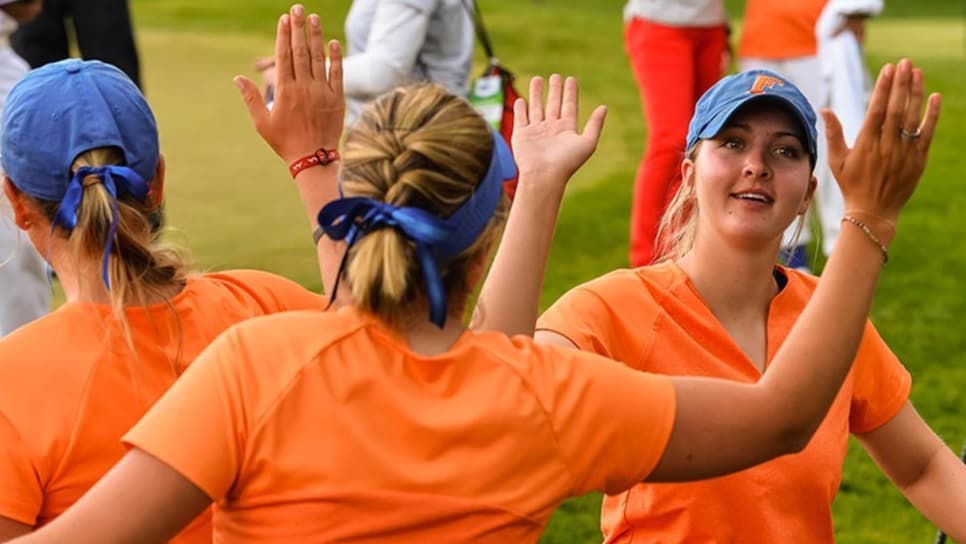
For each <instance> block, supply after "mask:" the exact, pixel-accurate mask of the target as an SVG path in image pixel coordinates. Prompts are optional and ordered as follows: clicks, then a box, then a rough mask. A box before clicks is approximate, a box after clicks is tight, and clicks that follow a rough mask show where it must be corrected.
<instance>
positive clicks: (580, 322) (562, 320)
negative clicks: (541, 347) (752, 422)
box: [537, 281, 657, 367]
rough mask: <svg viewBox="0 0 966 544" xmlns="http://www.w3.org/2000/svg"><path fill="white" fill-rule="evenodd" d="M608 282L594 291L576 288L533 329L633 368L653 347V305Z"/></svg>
mask: <svg viewBox="0 0 966 544" xmlns="http://www.w3.org/2000/svg"><path fill="white" fill-rule="evenodd" d="M624 287H625V284H624V283H623V282H622V281H621V282H615V281H608V282H604V283H600V284H598V285H597V286H596V287H595V288H590V287H577V288H575V289H572V290H571V291H570V292H568V293H567V294H565V295H564V296H563V297H561V298H560V299H559V300H557V302H555V303H554V304H553V305H552V306H551V307H550V308H548V309H547V311H546V312H544V313H543V315H542V316H540V318H539V319H538V320H537V330H546V331H551V332H555V333H557V334H561V335H563V336H564V337H566V338H567V339H568V340H570V341H571V342H573V343H574V344H575V345H576V346H577V348H578V349H580V350H581V351H588V352H591V353H596V354H597V355H602V356H604V357H607V358H608V359H613V360H615V361H620V362H622V363H624V364H626V365H628V366H632V367H637V366H638V365H640V364H642V363H641V362H642V361H645V360H646V358H645V355H646V353H647V352H648V350H649V349H650V347H651V344H653V341H654V337H655V335H654V334H652V332H651V329H652V328H653V325H654V320H655V319H656V316H657V313H656V308H657V306H656V305H655V304H653V303H652V301H650V300H648V299H642V298H641V297H638V296H635V295H634V294H633V293H632V292H631V291H625V290H624Z"/></svg>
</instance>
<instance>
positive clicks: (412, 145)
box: [342, 85, 507, 326]
mask: <svg viewBox="0 0 966 544" xmlns="http://www.w3.org/2000/svg"><path fill="white" fill-rule="evenodd" d="M492 153H493V136H492V132H491V131H490V128H489V126H488V125H487V124H486V122H485V121H484V120H483V119H482V118H481V117H480V116H479V115H478V114H477V113H476V111H475V110H473V108H472V107H471V106H470V105H469V104H468V103H467V102H466V101H465V100H463V99H461V98H457V97H455V96H453V95H451V94H449V93H447V92H446V90H445V89H443V88H442V87H440V86H438V85H416V86H411V87H404V88H401V89H397V90H395V91H392V92H390V93H388V94H386V95H383V96H382V97H381V98H379V99H378V100H377V101H376V102H375V103H373V104H371V105H370V106H369V107H368V108H367V109H366V111H365V112H364V113H363V115H362V117H361V118H360V119H359V120H358V121H357V122H356V124H355V125H354V126H353V127H352V129H351V130H350V132H349V134H348V136H347V139H346V142H345V149H344V153H343V166H342V188H343V192H344V194H345V196H361V197H367V198H371V199H374V200H377V201H381V202H386V203H388V204H392V205H394V206H410V207H416V208H422V209H424V210H426V211H427V212H429V213H431V214H434V215H436V216H439V217H444V218H445V217H448V216H449V215H450V214H452V213H453V212H454V211H456V209H457V208H458V207H459V206H460V205H461V204H462V203H463V202H465V201H466V200H467V199H468V198H470V196H472V195H473V193H474V191H475V190H476V187H477V185H478V184H479V183H480V181H481V180H482V179H483V177H484V174H485V173H486V172H487V170H488V168H489V165H490V160H491V156H492ZM506 210H507V204H506V199H505V198H503V199H502V200H501V203H500V204H499V205H498V206H497V210H496V212H495V213H494V214H493V217H492V218H491V219H490V221H489V223H488V224H487V226H486V227H485V229H484V230H483V232H482V233H481V234H480V236H479V237H478V238H477V240H476V241H475V242H474V243H473V244H472V245H471V246H470V247H469V248H467V249H466V250H465V251H463V252H462V253H461V254H460V255H458V256H456V257H455V258H454V259H452V260H450V261H449V262H446V263H439V264H440V274H441V277H442V281H443V286H444V288H445V290H446V294H447V298H448V300H449V302H450V303H449V304H448V305H447V307H448V309H449V310H448V311H449V313H450V315H457V314H458V313H461V312H462V311H463V306H464V305H465V302H466V297H467V296H468V295H469V287H470V286H469V285H468V282H467V275H466V272H467V268H468V265H469V264H470V263H471V262H472V260H473V259H476V258H479V256H480V252H481V251H486V250H488V249H489V248H490V247H491V245H492V242H493V241H494V239H495V237H496V236H497V235H498V233H499V230H500V228H501V227H502V225H503V222H504V220H505V218H506ZM347 258H348V261H347V264H346V280H347V281H348V282H349V284H350V285H351V290H352V298H353V300H354V304H355V305H356V306H357V307H359V308H361V309H363V310H366V311H368V312H371V313H373V314H375V315H376V316H378V317H379V318H380V319H381V320H382V321H383V322H385V323H387V324H389V325H390V326H398V325H399V324H400V323H402V322H403V320H404V318H405V317H406V316H407V315H408V313H407V311H404V310H405V309H406V308H407V307H409V306H413V305H414V304H415V305H417V306H418V305H419V303H424V302H425V297H426V290H425V286H424V285H423V281H422V275H421V273H420V269H419V264H418V261H417V259H416V254H415V244H414V243H413V242H412V241H411V240H409V239H408V238H406V237H405V236H404V235H403V234H402V233H400V232H399V231H397V230H396V229H392V228H383V229H379V230H376V231H374V232H371V233H369V234H368V235H366V236H365V237H364V238H362V239H361V240H359V241H358V242H357V243H356V244H355V245H353V246H352V248H351V249H350V250H349V254H348V257H347ZM409 311H412V308H409Z"/></svg>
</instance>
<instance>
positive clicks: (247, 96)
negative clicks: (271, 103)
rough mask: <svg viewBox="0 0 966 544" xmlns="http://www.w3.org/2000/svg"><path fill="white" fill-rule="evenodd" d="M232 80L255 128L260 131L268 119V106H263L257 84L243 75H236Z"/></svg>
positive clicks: (263, 102)
mask: <svg viewBox="0 0 966 544" xmlns="http://www.w3.org/2000/svg"><path fill="white" fill-rule="evenodd" d="M234 81H235V86H236V87H238V90H239V91H241V95H242V99H243V100H244V101H245V106H246V107H247V108H248V116H249V117H251V119H252V122H253V123H254V124H255V130H257V131H259V133H261V131H262V127H264V126H265V122H266V121H267V120H268V108H267V107H265V99H264V98H262V93H260V92H258V86H257V85H255V83H254V82H253V81H252V80H250V79H248V78H247V77H245V76H236V77H235V80H234Z"/></svg>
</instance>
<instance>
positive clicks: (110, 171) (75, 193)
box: [54, 165, 148, 290]
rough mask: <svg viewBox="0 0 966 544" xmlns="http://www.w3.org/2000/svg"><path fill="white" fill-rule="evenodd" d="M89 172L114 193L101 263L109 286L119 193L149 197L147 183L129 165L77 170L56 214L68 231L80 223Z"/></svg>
mask: <svg viewBox="0 0 966 544" xmlns="http://www.w3.org/2000/svg"><path fill="white" fill-rule="evenodd" d="M90 175H96V176H100V178H101V182H102V183H103V185H104V188H105V189H106V190H107V192H108V194H110V195H111V226H110V228H109V229H108V232H107V241H106V243H105V244H104V259H103V261H102V263H101V276H102V277H103V278H104V285H105V286H106V287H107V288H108V290H110V288H111V281H110V278H109V276H108V259H109V258H110V255H111V250H112V249H113V248H114V238H115V237H116V235H117V223H118V211H117V197H118V195H123V194H130V195H132V196H134V198H136V199H137V200H138V201H139V202H143V201H144V200H145V199H146V198H147V197H148V184H147V182H146V181H144V178H142V177H141V176H140V175H139V174H138V173H137V172H135V171H134V170H132V169H131V168H128V167H127V166H114V165H110V166H82V167H80V168H78V169H77V171H76V172H74V176H73V177H72V178H71V180H70V183H69V184H68V185H67V191H66V192H65V193H64V197H63V198H62V199H61V201H60V207H59V208H58V209H57V215H56V216H54V225H55V226H56V225H60V226H61V227H63V228H65V229H67V230H68V231H73V230H74V228H75V227H77V208H79V207H80V203H81V199H82V198H83V196H84V178H85V177H87V176H90Z"/></svg>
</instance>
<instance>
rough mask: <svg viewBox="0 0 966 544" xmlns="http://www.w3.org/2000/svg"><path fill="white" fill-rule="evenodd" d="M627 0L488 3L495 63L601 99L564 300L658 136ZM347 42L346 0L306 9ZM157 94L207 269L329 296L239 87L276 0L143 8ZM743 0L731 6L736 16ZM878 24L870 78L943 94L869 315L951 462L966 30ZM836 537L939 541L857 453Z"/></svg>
mask: <svg viewBox="0 0 966 544" xmlns="http://www.w3.org/2000/svg"><path fill="white" fill-rule="evenodd" d="M622 4H623V1H622V0H601V1H597V2H580V1H577V0H569V1H563V0H557V1H550V0H530V1H526V0H519V1H516V2H509V1H506V0H484V2H483V7H484V10H485V12H486V16H487V22H488V24H489V26H490V30H491V33H492V35H493V40H494V43H495V46H496V48H497V54H498V56H500V58H501V59H502V60H503V61H504V63H505V64H506V65H507V66H508V67H509V68H511V69H513V70H515V71H516V73H517V74H518V76H519V77H520V85H519V87H520V88H521V90H524V89H525V84H524V82H525V81H526V80H527V79H528V77H529V76H530V75H533V74H548V73H550V72H553V71H559V72H562V73H566V74H572V75H575V76H577V77H579V78H580V81H581V86H582V104H583V111H584V112H585V113H586V112H589V111H590V109H591V106H593V105H596V104H599V103H605V104H607V105H608V106H609V108H610V113H609V115H608V120H607V126H606V129H605V133H604V136H603V139H602V141H601V145H600V148H599V150H598V152H597V154H596V156H595V157H594V159H593V160H592V161H591V162H590V164H588V165H587V166H586V167H585V168H584V169H583V170H582V171H581V172H580V173H579V174H578V176H577V177H576V178H575V179H574V180H573V181H572V182H571V184H572V186H571V188H570V189H571V190H570V194H569V196H568V198H567V200H566V201H565V203H564V209H563V213H562V217H561V222H560V226H559V228H558V231H557V239H556V243H555V246H554V251H553V254H552V256H551V263H550V271H549V274H548V276H547V282H546V288H545V290H544V299H543V301H544V304H548V303H549V302H551V301H552V300H554V299H555V298H556V297H558V296H560V295H561V294H562V293H563V292H565V291H566V290H567V289H568V288H570V287H572V286H574V285H576V284H577V283H579V282H582V281H585V280H587V279H590V278H592V277H595V276H597V275H600V274H602V273H604V272H606V271H608V270H611V269H614V268H616V267H620V266H623V265H625V263H626V247H627V218H628V215H629V202H630V194H631V184H632V180H633V175H634V170H635V168H636V165H637V161H638V158H639V155H640V152H641V151H642V148H643V142H644V134H645V128H644V124H643V121H642V119H641V114H640V108H639V104H638V95H637V89H636V87H635V85H634V82H633V79H632V76H631V73H630V70H629V67H628V63H627V59H626V57H625V55H624V52H623V35H622V26H621V19H620V9H621V6H622ZM308 5H309V7H310V8H314V9H324V10H325V12H324V13H323V14H322V15H323V23H324V24H325V25H326V27H327V32H329V34H330V35H331V36H332V37H341V35H342V31H341V24H342V20H343V17H344V15H345V12H346V10H347V6H348V1H347V0H337V1H336V0H330V1H327V2H324V3H321V2H319V3H311V2H310V3H309V4H308ZM132 6H133V10H134V14H135V17H136V24H137V28H138V31H139V41H140V45H141V48H142V57H143V65H144V70H145V81H146V88H147V93H148V97H149V99H150V100H151V102H152V104H153V106H154V108H155V110H156V113H157V115H158V119H159V124H160V126H161V138H162V148H163V150H164V152H165V154H166V157H167V163H168V172H169V174H168V182H167V185H168V187H167V199H168V210H169V221H170V223H171V224H173V225H176V226H178V227H179V228H180V230H181V233H182V234H180V235H178V236H179V237H180V238H182V239H183V241H184V242H185V243H186V244H187V245H188V246H190V248H191V249H192V252H193V254H194V256H195V258H196V261H197V263H198V265H199V266H200V267H202V268H216V269H220V268H230V267H241V266H254V267H259V268H264V269H267V270H273V271H276V272H279V273H281V274H284V275H287V276H289V277H292V278H294V279H296V280H298V281H300V282H302V283H303V284H305V285H307V286H309V287H312V288H317V287H318V286H319V280H318V274H317V270H316V265H315V257H314V253H313V251H312V250H311V242H310V238H309V229H308V226H307V225H306V224H305V219H304V218H303V217H302V212H301V208H300V206H299V204H298V202H297V198H296V195H295V191H294V190H293V187H292V185H291V181H290V180H289V178H288V175H287V172H286V169H285V167H284V165H281V164H280V163H279V162H278V161H277V159H276V158H275V157H274V155H273V154H272V153H271V152H270V151H269V150H268V149H267V147H266V146H265V145H264V144H262V143H261V141H260V140H259V138H258V137H257V136H256V135H255V134H254V132H253V131H252V130H251V128H250V125H249V122H248V119H247V116H246V114H245V111H244V108H243V106H242V103H241V100H240V99H239V98H238V96H237V91H236V90H235V88H234V86H233V85H232V83H231V77H232V76H233V75H235V74H238V73H242V74H251V62H252V60H253V59H254V58H255V56H257V55H260V54H266V53H268V52H270V51H271V48H272V33H273V31H274V24H275V23H274V22H275V20H276V17H277V16H278V14H280V13H281V12H282V11H283V10H284V9H286V7H287V2H284V1H278V0H257V1H246V2H238V1H228V0H206V1H204V2H197V1H194V0H165V1H164V2H161V1H159V0H133V2H132ZM740 6H741V3H740V2H729V8H730V11H731V12H732V13H733V14H736V15H737V14H740ZM888 6H889V7H888V9H887V12H886V14H885V15H884V17H883V18H882V19H877V20H875V21H872V22H871V23H870V25H869V44H868V52H869V56H870V59H871V63H872V65H874V66H877V65H879V64H881V63H882V62H885V61H887V60H895V59H897V58H898V57H900V56H909V57H911V58H913V59H915V60H916V61H917V62H918V63H920V64H922V65H923V66H924V67H925V69H926V74H927V84H928V86H929V88H930V89H931V90H936V91H941V92H943V93H944V95H945V101H944V105H943V110H944V111H943V120H942V122H941V125H940V128H939V131H938V133H937V136H936V142H935V145H934V151H933V154H932V158H931V162H930V166H929V169H928V171H927V173H926V176H925V178H924V180H923V183H922V187H921V189H920V190H919V192H918V193H917V194H916V196H915V197H914V199H913V201H912V203H911V204H910V205H909V207H908V211H907V212H906V213H905V214H904V216H903V220H902V224H901V228H900V234H899V237H898V238H897V240H896V242H895V244H894V246H893V249H892V251H891V257H892V258H891V261H890V263H889V265H888V266H887V267H886V272H885V274H884V276H883V279H882V282H881V285H880V288H879V291H878V296H877V298H876V304H875V308H874V311H873V319H874V320H875V322H876V323H877V325H878V327H879V329H880V331H881V332H882V335H883V336H884V337H885V338H886V340H887V341H888V342H889V344H890V345H891V346H892V348H893V349H894V350H895V352H896V353H897V354H898V355H899V357H900V358H901V359H902V360H903V361H904V363H905V364H906V365H907V366H908V368H909V369H910V370H911V371H912V373H913V375H914V376H915V385H914V387H913V393H912V398H913V401H914V402H915V404H916V406H917V407H918V409H919V410H920V412H921V413H922V415H923V416H924V417H925V418H926V420H927V421H929V422H930V424H931V425H932V426H933V427H934V428H935V429H936V431H937V432H939V434H940V435H941V436H943V438H945V439H946V440H947V442H948V443H949V444H950V445H951V446H952V447H954V448H955V449H956V450H958V449H959V448H960V445H961V442H962V440H963V439H964V438H966V425H964V424H963V421H964V420H963V417H962V415H963V413H964V410H963V408H962V403H961V398H962V395H961V393H960V392H961V391H963V390H966V336H964V335H963V334H962V325H961V323H960V322H959V319H960V318H962V316H964V315H966V297H963V295H962V293H963V292H964V291H966V285H964V282H963V280H962V274H961V271H962V270H964V269H966V249H964V248H963V246H962V243H961V242H960V240H963V239H964V238H966V222H964V221H963V220H962V216H961V215H960V214H961V213H962V205H963V203H964V190H963V188H962V176H963V172H966V159H964V158H963V154H962V153H961V151H960V150H959V146H960V144H961V142H963V141H964V140H966V71H964V66H966V64H964V60H966V55H964V50H966V43H964V35H966V34H964V23H963V20H962V17H961V16H962V14H963V8H962V4H961V3H959V2H958V1H957V0H952V1H949V0H944V1H932V2H923V1H919V2H915V3H906V2H888ZM598 505H599V497H597V496H588V497H584V498H581V499H577V500H574V501H570V502H568V503H566V504H565V505H564V506H563V507H561V509H560V510H559V511H558V512H557V514H556V515H555V516H554V519H553V522H552V523H551V526H550V527H549V528H548V530H547V533H546V536H545V538H544V542H546V543H552V542H561V543H578V542H597V541H599V532H598V529H597V508H598ZM834 509H835V521H836V526H837V536H838V541H839V542H840V543H843V544H849V543H855V544H858V543H862V544H866V543H876V542H881V543H894V542H923V543H925V542H931V540H932V538H933V535H934V529H933V528H932V527H931V526H930V525H929V524H928V523H927V522H926V521H924V520H923V518H922V517H921V516H920V515H919V514H918V513H917V512H916V511H915V510H914V509H913V508H912V507H911V506H909V505H908V504H907V503H906V502H905V501H904V499H903V498H902V497H901V495H899V493H898V492H896V491H895V489H894V488H893V487H892V486H891V485H890V484H889V483H888V482H887V481H886V480H885V479H884V478H883V477H882V476H881V474H880V473H879V472H878V470H877V469H876V468H875V467H874V465H873V464H872V463H871V462H870V461H869V460H868V459H867V458H866V456H865V455H864V453H862V452H861V451H860V450H859V449H857V448H855V447H854V444H853V447H852V449H851V450H850V453H849V458H848V461H847V463H846V469H845V475H844V480H843V485H842V492H841V493H840V494H839V498H838V499H837V501H836V503H835V505H834Z"/></svg>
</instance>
